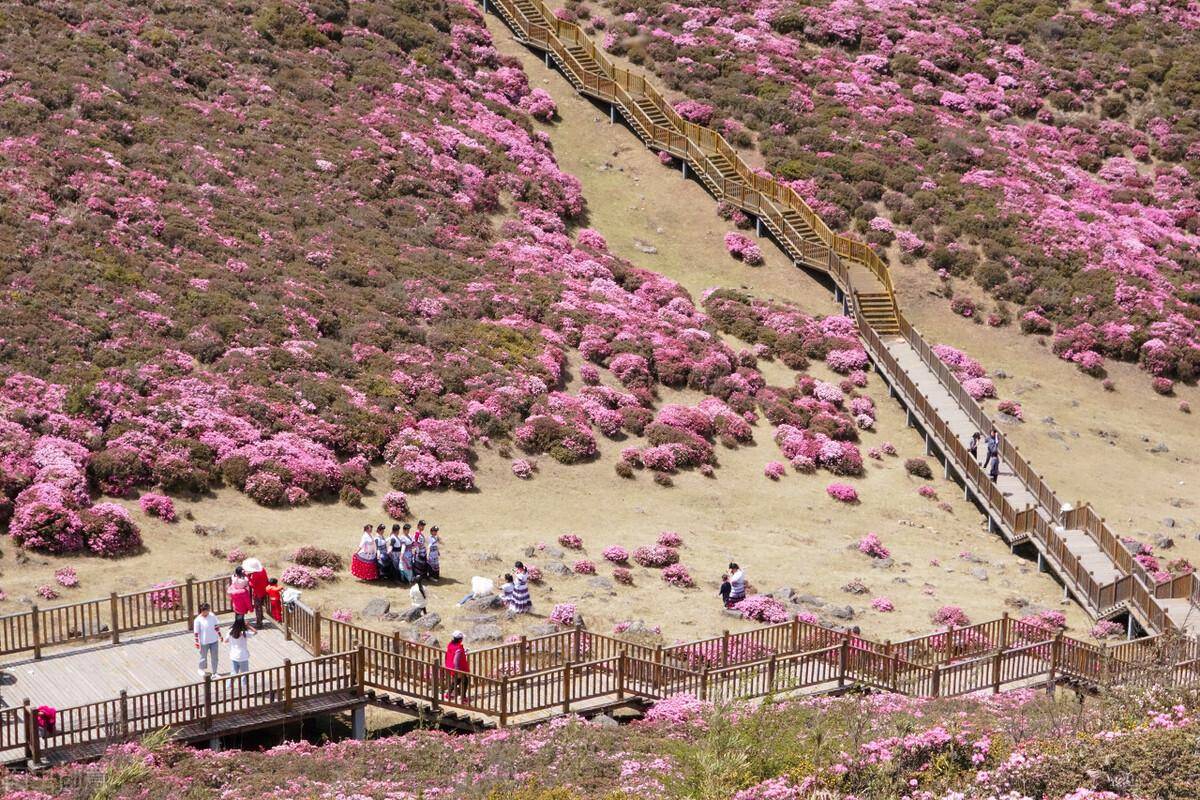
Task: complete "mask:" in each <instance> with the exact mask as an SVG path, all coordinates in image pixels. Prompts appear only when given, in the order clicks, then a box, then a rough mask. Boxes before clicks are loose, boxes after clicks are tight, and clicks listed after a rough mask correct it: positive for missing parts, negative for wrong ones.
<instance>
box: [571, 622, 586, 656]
mask: <svg viewBox="0 0 1200 800" xmlns="http://www.w3.org/2000/svg"><path fill="white" fill-rule="evenodd" d="M581 628H582V626H580V625H579V624H578V623H576V625H575V630H574V635H573V636H572V637H571V639H572V642H571V643H572V650H571V652H572V655H571V660H572V661H580V660H581V659H580V654H579V648H580V639H581V638H582V636H583V632H582V630H581Z"/></svg>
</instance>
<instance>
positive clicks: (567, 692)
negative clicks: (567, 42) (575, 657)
mask: <svg viewBox="0 0 1200 800" xmlns="http://www.w3.org/2000/svg"><path fill="white" fill-rule="evenodd" d="M570 711H571V662H570V661H568V662H567V663H566V664H563V682H562V712H563V713H564V714H568V713H570Z"/></svg>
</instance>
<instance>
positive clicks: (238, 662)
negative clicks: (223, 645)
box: [229, 619, 254, 686]
mask: <svg viewBox="0 0 1200 800" xmlns="http://www.w3.org/2000/svg"><path fill="white" fill-rule="evenodd" d="M253 635H254V631H253V630H251V629H250V627H249V626H248V625H246V620H244V619H235V620H234V621H233V627H232V628H230V629H229V661H230V663H232V664H233V668H232V669H231V670H230V674H232V675H241V674H242V673H246V672H249V671H250V643H249V641H248V639H249V638H250V637H251V636H253ZM245 682H246V679H245V678H242V685H243V686H245Z"/></svg>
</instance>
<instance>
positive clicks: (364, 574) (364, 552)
mask: <svg viewBox="0 0 1200 800" xmlns="http://www.w3.org/2000/svg"><path fill="white" fill-rule="evenodd" d="M377 552H378V551H377V550H376V548H375V537H374V535H372V533H371V526H370V525H364V526H363V534H362V538H361V539H359V542H358V550H356V551H354V557H353V558H351V559H350V574H351V575H353V576H354V577H356V578H358V579H359V580H360V581H373V580H375V579H376V578H378V577H379V564H378V562H377V561H376V560H375V555H376V553H377Z"/></svg>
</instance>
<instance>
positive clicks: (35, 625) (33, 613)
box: [29, 605, 42, 659]
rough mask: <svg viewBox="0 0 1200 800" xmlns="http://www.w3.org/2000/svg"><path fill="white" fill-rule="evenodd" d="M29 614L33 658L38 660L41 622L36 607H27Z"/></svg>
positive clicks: (40, 655)
mask: <svg viewBox="0 0 1200 800" xmlns="http://www.w3.org/2000/svg"><path fill="white" fill-rule="evenodd" d="M29 614H30V617H29V623H30V627H31V628H32V629H33V630H32V633H33V657H34V658H35V659H38V658H41V657H42V621H41V614H39V613H38V607H37V605H32V606H30V607H29Z"/></svg>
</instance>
